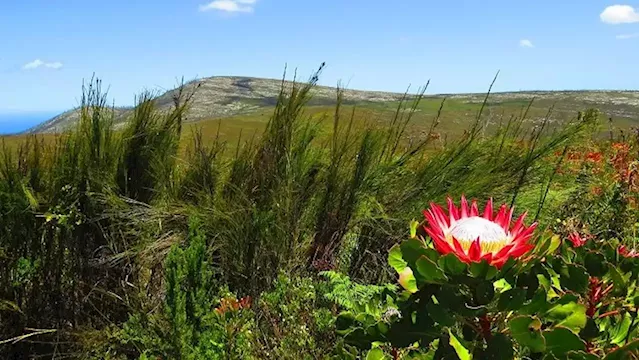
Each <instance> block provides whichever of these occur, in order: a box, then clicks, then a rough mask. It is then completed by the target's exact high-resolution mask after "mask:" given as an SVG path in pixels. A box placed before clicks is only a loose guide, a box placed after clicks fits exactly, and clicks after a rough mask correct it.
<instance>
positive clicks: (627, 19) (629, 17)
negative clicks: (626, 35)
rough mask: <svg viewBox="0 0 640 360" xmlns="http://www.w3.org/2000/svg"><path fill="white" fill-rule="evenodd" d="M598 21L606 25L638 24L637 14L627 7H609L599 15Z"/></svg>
mask: <svg viewBox="0 0 640 360" xmlns="http://www.w3.org/2000/svg"><path fill="white" fill-rule="evenodd" d="M600 20H601V21H602V22H604V23H607V24H627V23H634V22H638V12H637V11H636V10H635V9H634V8H633V7H631V6H629V5H611V6H607V7H606V8H605V9H604V11H603V12H602V13H601V14H600Z"/></svg>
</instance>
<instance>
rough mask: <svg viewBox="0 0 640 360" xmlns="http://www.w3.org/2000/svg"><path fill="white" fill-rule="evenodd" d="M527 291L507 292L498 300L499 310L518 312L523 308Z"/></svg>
mask: <svg viewBox="0 0 640 360" xmlns="http://www.w3.org/2000/svg"><path fill="white" fill-rule="evenodd" d="M526 296H527V291H526V290H524V289H520V288H515V289H511V290H507V291H505V292H503V293H502V294H500V297H499V298H498V310H516V309H519V308H520V307H522V305H523V304H524V302H525V300H526Z"/></svg>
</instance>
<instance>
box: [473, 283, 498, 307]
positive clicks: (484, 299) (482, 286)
mask: <svg viewBox="0 0 640 360" xmlns="http://www.w3.org/2000/svg"><path fill="white" fill-rule="evenodd" d="M495 295H496V292H495V289H494V288H493V283H492V282H490V281H482V282H480V283H479V284H478V286H476V293H475V300H476V301H477V303H478V304H480V305H487V304H488V303H490V302H491V301H492V300H493V298H494V297H495Z"/></svg>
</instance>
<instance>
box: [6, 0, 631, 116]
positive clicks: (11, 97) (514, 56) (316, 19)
mask: <svg viewBox="0 0 640 360" xmlns="http://www.w3.org/2000/svg"><path fill="white" fill-rule="evenodd" d="M625 5H626V6H625ZM628 5H632V6H633V8H632V7H630V6H628ZM611 6H613V7H611ZM637 21H638V13H637V3H630V2H626V3H625V2H621V1H620V0H617V1H594V0H591V1H583V2H574V3H573V4H570V3H569V2H557V1H550V0H549V1H547V0H542V1H530V2H521V1H517V2H514V1H475V0H474V1H453V0H452V1H426V0H416V1H413V0H399V1H395V2H392V1H374V0H369V1H360V0H339V1H338V0H325V1H322V2H315V1H314V2H312V1H301V0H296V1H290V0H218V1H214V2H211V0H155V1H149V0H136V1H129V0H110V1H86V0H82V1H80V0H65V1H50V0H24V1H2V2H0V39H1V41H0V44H1V45H2V51H0V114H7V113H24V112H56V111H60V110H66V109H68V108H70V107H73V106H75V105H77V104H78V98H79V95H80V87H81V83H82V79H83V78H84V79H86V78H89V77H91V75H92V74H93V73H95V74H96V75H97V76H98V77H100V78H102V79H104V83H105V85H109V87H110V90H109V94H110V97H111V98H113V99H114V100H115V103H116V104H117V105H130V104H131V103H132V102H133V99H134V95H135V93H137V92H139V91H140V90H142V89H144V88H150V89H169V88H172V87H173V86H174V85H175V84H176V80H177V78H179V77H181V76H184V77H185V78H187V79H192V78H195V77H204V76H213V75H247V76H257V77H273V78H279V77H280V76H281V74H282V71H283V68H284V65H285V63H288V66H289V68H290V69H293V68H294V67H297V68H298V73H299V74H301V75H303V77H304V78H306V77H307V76H308V75H309V74H310V73H311V72H312V71H313V70H314V69H315V68H317V66H318V65H319V64H320V63H321V62H323V61H325V62H326V63H327V68H326V70H325V72H324V74H323V75H322V77H321V83H322V84H326V85H335V83H336V82H337V81H338V80H340V79H341V80H343V82H348V83H349V87H351V88H359V89H369V90H388V91H403V90H404V89H405V88H406V87H407V86H408V85H409V84H413V85H414V87H415V86H417V85H420V84H423V83H425V82H426V81H427V80H428V79H431V86H430V89H429V93H451V92H477V91H485V90H486V89H487V87H488V85H489V83H490V82H491V79H492V78H493V76H494V74H495V72H496V71H497V70H500V71H501V73H500V77H499V79H498V82H497V85H496V87H495V89H496V90H498V91H505V90H531V89H638V61H639V60H638V50H639V49H638V22H637Z"/></svg>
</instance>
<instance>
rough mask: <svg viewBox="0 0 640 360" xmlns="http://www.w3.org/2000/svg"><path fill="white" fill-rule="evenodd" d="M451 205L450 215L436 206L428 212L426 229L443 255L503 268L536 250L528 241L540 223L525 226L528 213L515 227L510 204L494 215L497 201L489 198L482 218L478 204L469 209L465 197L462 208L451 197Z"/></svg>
mask: <svg viewBox="0 0 640 360" xmlns="http://www.w3.org/2000/svg"><path fill="white" fill-rule="evenodd" d="M447 204H448V208H449V209H448V214H446V213H445V211H444V210H443V209H442V208H441V207H440V206H439V205H436V204H434V203H431V208H430V209H429V210H424V217H425V219H426V224H425V226H424V230H425V231H426V232H427V234H428V235H429V236H430V237H431V239H432V240H433V243H434V245H435V248H436V250H437V251H438V252H440V253H441V254H448V253H453V254H455V255H456V256H457V257H458V259H460V260H461V261H463V262H466V263H470V262H480V261H482V260H486V261H487V262H489V264H491V265H493V266H496V267H498V268H500V267H502V265H504V263H505V262H506V261H507V260H508V259H509V258H511V257H512V258H518V257H520V256H522V255H524V254H526V253H527V252H529V251H531V249H533V248H534V246H533V245H531V244H529V243H528V242H529V239H531V237H532V236H533V230H534V229H535V227H536V225H537V224H536V223H534V224H531V225H530V226H526V225H525V224H524V217H525V216H526V212H525V213H524V214H522V215H521V216H520V217H519V218H518V219H517V220H516V221H515V222H514V223H513V226H512V225H511V223H512V221H511V218H512V216H513V208H508V207H507V205H506V204H503V205H502V206H501V207H500V209H499V210H498V212H497V213H495V214H494V212H493V200H491V199H489V201H488V202H487V204H486V207H485V209H484V212H483V213H482V215H480V214H479V212H478V204H477V203H476V201H475V200H474V201H472V202H471V206H469V204H468V203H467V199H465V197H464V196H462V199H461V201H460V208H458V207H456V206H455V204H454V203H453V200H451V198H447Z"/></svg>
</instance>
